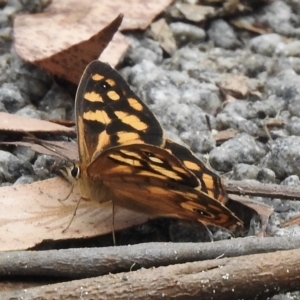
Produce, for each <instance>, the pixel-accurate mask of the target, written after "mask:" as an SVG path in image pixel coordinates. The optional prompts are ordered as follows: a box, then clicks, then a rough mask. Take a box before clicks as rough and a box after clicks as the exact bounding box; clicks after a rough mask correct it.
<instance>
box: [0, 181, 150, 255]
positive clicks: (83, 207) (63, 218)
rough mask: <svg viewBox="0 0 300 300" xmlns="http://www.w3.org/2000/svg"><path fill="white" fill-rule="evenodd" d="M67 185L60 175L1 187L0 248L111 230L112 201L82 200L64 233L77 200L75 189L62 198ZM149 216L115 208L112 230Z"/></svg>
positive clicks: (20, 247) (14, 247)
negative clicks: (63, 199) (62, 200)
mask: <svg viewBox="0 0 300 300" xmlns="http://www.w3.org/2000/svg"><path fill="white" fill-rule="evenodd" d="M69 190H70V185H69V184H68V183H67V182H65V181H64V180H63V179H61V178H54V179H49V180H44V181H39V182H35V183H33V184H28V185H17V186H9V187H2V188H0V205H1V210H0V220H1V221H0V251H8V250H21V249H28V248H31V247H33V246H35V245H37V244H39V243H41V242H42V241H45V240H65V239H74V238H88V237H93V236H97V235H103V234H107V233H110V232H111V230H112V205H111V202H106V203H102V204H98V203H95V202H91V201H81V202H80V205H79V208H78V210H77V212H76V216H75V218H74V220H73V222H72V223H71V225H70V227H69V229H67V230H66V232H64V233H63V232H62V231H63V230H64V229H65V228H66V226H67V225H68V223H69V221H70V219H71V216H72V214H73V212H74V209H75V205H76V203H77V201H78V199H79V197H80V196H79V192H78V191H77V190H74V192H73V193H72V194H71V196H70V197H69V198H68V199H67V200H66V201H64V204H62V203H61V202H59V201H58V199H59V198H64V197H65V196H66V195H67V194H68V192H69ZM148 219H149V217H148V216H146V215H143V214H137V213H134V212H132V211H128V210H126V209H122V208H119V207H117V208H115V217H114V229H115V230H121V229H124V228H128V227H130V226H133V225H136V224H141V223H143V222H146V221H147V220H148Z"/></svg>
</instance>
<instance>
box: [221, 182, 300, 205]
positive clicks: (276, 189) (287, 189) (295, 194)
mask: <svg viewBox="0 0 300 300" xmlns="http://www.w3.org/2000/svg"><path fill="white" fill-rule="evenodd" d="M225 188H226V191H227V193H229V194H238V195H248V196H257V197H268V198H280V199H287V200H300V187H299V186H286V185H277V184H263V183H260V182H254V181H252V180H244V181H236V180H226V181H225Z"/></svg>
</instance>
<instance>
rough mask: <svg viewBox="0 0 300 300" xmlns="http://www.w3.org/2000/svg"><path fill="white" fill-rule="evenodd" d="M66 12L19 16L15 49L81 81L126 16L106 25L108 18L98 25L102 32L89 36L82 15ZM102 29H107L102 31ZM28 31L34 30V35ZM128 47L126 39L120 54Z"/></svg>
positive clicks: (71, 78) (49, 67)
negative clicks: (82, 21)
mask: <svg viewBox="0 0 300 300" xmlns="http://www.w3.org/2000/svg"><path fill="white" fill-rule="evenodd" d="M51 8H53V7H51ZM63 12H64V13H58V12H56V11H52V10H50V11H47V12H45V13H43V14H35V15H29V16H26V15H20V17H19V18H18V17H17V18H16V19H15V23H14V28H15V29H14V34H15V48H16V51H17V53H18V54H19V55H20V56H21V57H22V58H23V59H24V60H26V61H29V62H31V63H34V64H36V65H38V66H40V67H41V68H43V69H45V70H47V71H48V72H50V73H52V74H55V75H57V76H60V77H63V78H65V79H67V80H69V81H71V82H73V83H75V84H78V82H79V80H80V78H81V75H82V73H83V70H84V68H85V67H86V65H87V64H88V63H89V62H90V61H92V60H95V59H97V58H98V57H99V55H100V54H101V53H102V52H103V50H104V49H105V48H106V46H107V45H108V44H109V42H110V41H111V39H112V37H113V36H114V34H115V33H116V32H117V30H118V28H119V26H120V24H121V22H122V16H121V15H120V16H118V17H117V18H116V19H115V20H114V21H113V22H111V23H110V24H109V25H107V26H106V27H105V28H103V27H104V25H106V24H105V23H107V21H106V22H105V21H104V22H103V23H104V24H103V23H102V24H101V25H100V24H99V27H96V29H97V30H98V32H97V31H96V33H94V34H90V35H88V33H89V32H85V30H84V29H83V28H82V26H80V23H79V19H80V16H76V15H75V14H74V15H73V17H74V18H75V17H77V18H78V19H77V18H75V19H72V18H69V19H68V17H67V16H66V11H63ZM77 13H78V12H77ZM50 17H51V18H50ZM70 17H72V15H71V16H70ZM69 22H70V23H69ZM73 22H75V24H76V25H77V26H76V25H75V24H73ZM50 23H52V24H50ZM70 26H73V27H70ZM90 26H91V24H90ZM32 28H35V30H32ZM100 28H101V29H102V28H103V29H102V30H101V31H99V29H100ZM37 29H38V30H37ZM80 29H81V30H80ZM87 29H88V28H87ZM87 29H86V30H87ZM52 30H53V31H52ZM27 31H31V33H30V34H31V35H28V32H27ZM41 32H43V34H41ZM91 32H92V31H91ZM58 33H59V34H58ZM54 35H55V36H54ZM123 39H124V38H123ZM50 43H51V46H50V45H49V44H50ZM38 44H39V45H40V47H38ZM127 46H128V44H127V42H126V41H125V40H124V42H123V43H121V44H120V47H119V48H118V49H119V50H120V51H121V53H120V55H122V51H123V50H124V51H125V50H126V49H127ZM41 47H44V48H41Z"/></svg>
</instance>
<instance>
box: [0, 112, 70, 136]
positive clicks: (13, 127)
mask: <svg viewBox="0 0 300 300" xmlns="http://www.w3.org/2000/svg"><path fill="white" fill-rule="evenodd" d="M0 130H1V131H13V132H54V133H62V134H65V135H70V134H71V135H73V134H74V133H75V131H74V129H73V128H69V127H65V126H62V125H58V124H55V123H52V122H48V121H44V120H38V119H33V118H29V117H23V116H18V115H12V114H8V113H5V112H0Z"/></svg>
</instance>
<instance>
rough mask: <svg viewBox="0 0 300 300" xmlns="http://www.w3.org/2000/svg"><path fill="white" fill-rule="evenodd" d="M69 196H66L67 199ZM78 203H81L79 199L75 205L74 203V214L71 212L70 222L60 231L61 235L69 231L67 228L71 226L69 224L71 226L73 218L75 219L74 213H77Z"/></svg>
mask: <svg viewBox="0 0 300 300" xmlns="http://www.w3.org/2000/svg"><path fill="white" fill-rule="evenodd" d="M73 186H74V185H73ZM69 196H70V195H69ZM69 196H68V197H69ZM80 201H81V197H80V198H79V199H78V201H77V203H76V206H75V209H74V212H73V215H72V217H71V220H70V222H69V223H68V225H67V227H66V228H65V229H64V230H63V231H62V233H65V232H66V231H67V230H68V229H69V227H70V226H71V224H72V222H73V220H74V218H75V216H76V212H77V209H78V206H79V203H80Z"/></svg>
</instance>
